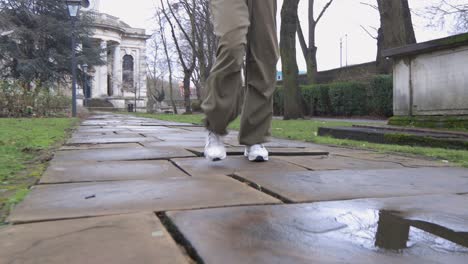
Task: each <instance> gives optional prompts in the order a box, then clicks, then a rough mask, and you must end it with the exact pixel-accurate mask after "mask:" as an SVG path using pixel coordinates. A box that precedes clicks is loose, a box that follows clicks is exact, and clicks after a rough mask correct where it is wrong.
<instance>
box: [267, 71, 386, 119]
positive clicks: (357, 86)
mask: <svg viewBox="0 0 468 264" xmlns="http://www.w3.org/2000/svg"><path fill="white" fill-rule="evenodd" d="M301 88H302V89H301V90H302V97H303V100H304V108H305V109H304V113H305V114H306V115H310V116H378V117H390V116H392V115H393V81H392V77H391V76H389V75H379V76H376V77H374V78H372V79H371V80H370V81H369V82H340V83H331V84H317V85H307V86H302V87H301ZM274 113H275V115H281V114H282V113H283V88H282V87H278V89H277V90H276V93H275V96H274Z"/></svg>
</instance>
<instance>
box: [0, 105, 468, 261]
mask: <svg viewBox="0 0 468 264" xmlns="http://www.w3.org/2000/svg"><path fill="white" fill-rule="evenodd" d="M204 137H205V131H204V128H202V127H200V126H197V125H192V124H187V123H184V124H183V123H174V122H167V121H158V120H154V119H146V118H138V117H133V116H127V115H117V114H108V113H101V114H96V115H94V116H92V117H90V118H89V119H87V120H85V121H84V122H83V123H82V124H81V126H80V127H79V128H77V129H76V131H75V133H74V134H73V136H72V137H71V139H70V140H69V141H68V142H67V144H65V145H64V146H63V147H62V148H61V149H60V150H59V151H58V152H57V153H56V155H55V157H54V159H53V160H52V161H51V162H50V165H49V167H48V169H47V170H46V172H45V173H44V175H43V177H42V178H41V180H40V182H39V183H38V185H36V186H34V187H33V189H32V191H31V193H30V194H29V195H28V196H27V197H26V199H25V200H24V201H23V202H22V203H21V204H20V205H18V206H17V207H16V208H15V209H14V210H13V211H12V213H11V215H10V217H9V219H8V220H9V221H10V223H11V225H9V226H5V227H2V228H0V264H3V263H51V264H54V263H377V262H378V263H467V262H468V206H467V205H468V170H467V169H461V168H454V167H452V165H451V164H449V163H447V162H443V161H435V160H427V159H421V158H415V157H405V156H398V155H391V154H382V153H376V152H372V151H364V150H353V149H345V148H337V147H329V146H321V145H316V144H312V143H305V142H297V141H290V140H283V139H273V140H272V141H271V142H270V143H268V144H267V146H269V148H270V150H271V151H272V157H271V160H270V161H269V162H268V163H251V162H248V161H247V160H246V159H245V158H244V157H243V156H242V147H241V146H239V144H238V143H237V133H236V132H232V133H231V134H230V135H229V136H227V137H226V138H225V142H226V144H227V146H228V151H229V157H228V159H227V160H225V161H221V162H216V163H213V162H208V161H206V160H205V159H204V158H203V157H200V156H201V154H202V150H203V145H204Z"/></svg>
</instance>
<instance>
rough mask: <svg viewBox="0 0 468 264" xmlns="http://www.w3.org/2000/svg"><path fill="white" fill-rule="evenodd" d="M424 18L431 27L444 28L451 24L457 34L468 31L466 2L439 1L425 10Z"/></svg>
mask: <svg viewBox="0 0 468 264" xmlns="http://www.w3.org/2000/svg"><path fill="white" fill-rule="evenodd" d="M424 13H425V14H424V16H425V17H426V18H428V19H429V20H430V21H431V23H430V25H431V26H438V27H444V26H446V25H447V23H448V24H453V30H454V31H455V32H457V33H461V32H467V31H468V3H467V1H466V0H450V1H447V0H439V1H438V3H436V4H434V5H432V6H429V7H427V8H426V9H425V12H424Z"/></svg>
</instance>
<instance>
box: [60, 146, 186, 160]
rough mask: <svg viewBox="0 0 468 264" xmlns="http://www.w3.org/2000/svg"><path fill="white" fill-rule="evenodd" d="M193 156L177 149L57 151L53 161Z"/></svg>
mask: <svg viewBox="0 0 468 264" xmlns="http://www.w3.org/2000/svg"><path fill="white" fill-rule="evenodd" d="M193 156H195V154H193V153H191V152H188V151H186V150H184V149H182V148H177V147H158V148H117V149H89V150H69V151H58V152H57V153H56V154H55V157H54V161H56V162H67V161H118V160H155V159H170V158H179V157H193Z"/></svg>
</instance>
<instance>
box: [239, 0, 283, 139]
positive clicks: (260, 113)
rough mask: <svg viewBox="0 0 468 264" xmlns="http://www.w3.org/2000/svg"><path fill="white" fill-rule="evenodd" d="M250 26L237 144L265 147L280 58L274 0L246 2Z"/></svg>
mask: <svg viewBox="0 0 468 264" xmlns="http://www.w3.org/2000/svg"><path fill="white" fill-rule="evenodd" d="M248 2H249V8H250V14H251V15H250V17H251V25H250V28H249V33H248V37H247V39H248V47H247V58H246V60H247V61H246V62H247V65H246V68H247V69H246V93H245V101H244V107H243V111H242V117H241V129H240V132H239V142H240V143H241V144H243V145H254V144H259V143H264V142H266V141H267V137H268V136H270V128H271V119H272V117H273V94H274V92H275V88H276V64H277V62H278V57H279V48H278V37H277V32H276V9H277V7H276V0H249V1H248Z"/></svg>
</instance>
